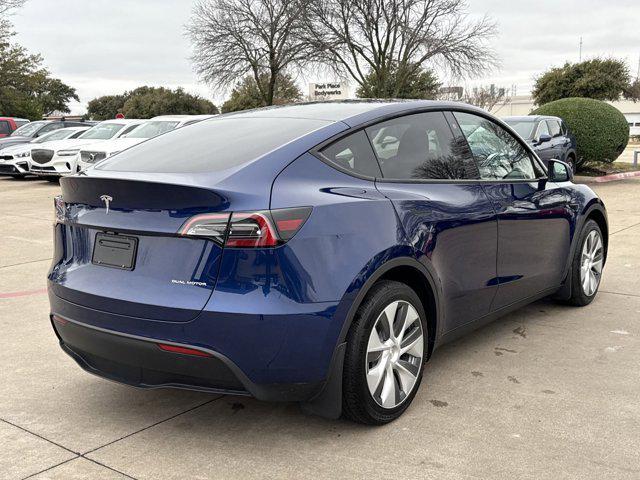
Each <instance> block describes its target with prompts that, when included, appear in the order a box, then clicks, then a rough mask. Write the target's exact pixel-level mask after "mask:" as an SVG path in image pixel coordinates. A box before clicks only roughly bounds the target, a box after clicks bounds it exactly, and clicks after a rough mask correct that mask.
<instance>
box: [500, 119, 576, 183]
mask: <svg viewBox="0 0 640 480" xmlns="http://www.w3.org/2000/svg"><path fill="white" fill-rule="evenodd" d="M503 120H504V122H505V123H506V124H507V125H509V126H510V127H511V128H513V129H514V130H515V131H516V132H517V133H518V134H520V136H521V137H522V138H524V139H525V140H526V142H527V143H528V144H529V145H531V147H532V148H533V150H534V151H535V152H536V153H537V154H538V157H540V160H542V161H543V162H544V163H545V165H546V164H547V163H548V162H549V160H554V159H555V160H561V161H563V162H565V163H568V164H569V165H571V168H572V169H573V170H574V171H575V170H576V166H577V165H579V158H578V155H577V153H576V152H577V144H576V139H575V137H574V136H573V134H572V133H571V131H570V130H569V127H567V124H566V123H565V122H564V121H563V120H562V119H561V118H559V117H547V116H540V115H529V116H526V117H506V118H503Z"/></svg>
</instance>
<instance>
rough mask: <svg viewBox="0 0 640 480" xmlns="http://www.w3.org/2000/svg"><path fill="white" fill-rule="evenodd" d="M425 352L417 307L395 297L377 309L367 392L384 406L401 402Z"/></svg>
mask: <svg viewBox="0 0 640 480" xmlns="http://www.w3.org/2000/svg"><path fill="white" fill-rule="evenodd" d="M423 356H424V333H423V331H422V323H421V321H420V316H419V315H418V312H417V311H416V309H415V308H414V307H413V305H411V304H410V303H409V302H406V301H403V300H397V301H394V302H392V303H391V304H389V305H388V306H387V307H385V309H384V310H383V311H382V313H380V315H379V316H378V318H377V319H376V322H375V323H374V325H373V329H372V330H371V335H370V336H369V343H368V344H367V357H366V362H367V364H366V372H367V384H368V386H369V393H371V396H372V397H373V399H374V400H375V402H376V403H377V404H378V405H380V406H381V407H383V408H387V409H392V408H395V407H397V406H399V405H400V404H402V403H403V402H404V401H405V400H406V399H407V397H408V396H409V395H410V394H411V392H412V391H413V389H414V387H415V385H416V382H417V380H418V375H419V374H420V368H421V365H422V361H423Z"/></svg>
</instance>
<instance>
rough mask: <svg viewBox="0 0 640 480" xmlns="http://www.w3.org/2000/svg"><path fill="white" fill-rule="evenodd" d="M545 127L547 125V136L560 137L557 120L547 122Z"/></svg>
mask: <svg viewBox="0 0 640 480" xmlns="http://www.w3.org/2000/svg"><path fill="white" fill-rule="evenodd" d="M547 125H549V134H550V135H551V136H552V137H559V136H560V135H562V130H561V128H560V123H559V122H558V121H557V120H547Z"/></svg>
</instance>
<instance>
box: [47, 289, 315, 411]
mask: <svg viewBox="0 0 640 480" xmlns="http://www.w3.org/2000/svg"><path fill="white" fill-rule="evenodd" d="M49 298H50V301H51V306H52V312H53V313H52V321H51V323H52V326H53V329H54V331H55V333H56V335H57V336H58V339H59V340H60V345H61V347H62V349H63V350H64V351H65V352H66V353H67V354H68V355H70V356H71V357H72V358H73V359H74V360H75V361H76V362H77V363H78V364H79V365H80V367H82V368H83V369H84V370H86V371H88V372H90V373H92V374H94V375H98V376H100V377H103V378H106V379H109V380H113V381H116V382H119V383H124V384H127V385H131V386H135V387H141V388H180V389H186V390H196V391H206V392H212V393H219V394H231V395H248V396H253V397H255V398H257V399H259V400H265V401H291V402H306V401H308V400H310V399H312V398H314V397H315V396H316V395H317V394H318V393H319V392H320V391H321V390H322V389H323V387H324V384H325V382H324V380H323V381H312V382H296V383H257V382H254V381H253V380H251V379H250V378H249V377H248V375H247V373H248V372H247V373H245V372H244V371H243V370H242V368H241V367H240V366H238V364H237V363H236V362H234V361H233V360H232V359H230V358H229V357H227V356H225V355H224V354H222V353H220V352H218V351H216V350H214V349H213V348H210V347H206V346H203V344H202V343H200V342H195V341H193V342H191V341H189V340H186V339H185V340H182V342H181V341H179V340H177V341H176V338H180V336H179V335H176V331H172V332H173V333H169V331H165V329H163V326H164V327H168V326H169V325H166V324H165V322H151V323H153V326H155V330H157V336H156V335H153V334H151V335H153V337H152V336H151V335H149V336H147V335H148V334H146V333H145V334H144V336H140V335H136V334H132V333H129V332H126V331H120V329H119V330H118V331H116V330H113V328H114V327H112V326H109V327H107V328H105V327H100V326H97V325H96V323H102V322H101V321H102V320H103V319H105V318H109V319H110V320H111V321H110V322H109V323H111V324H112V325H115V324H116V323H115V322H116V321H118V320H119V321H118V322H117V323H120V324H123V323H126V320H127V317H122V316H115V315H113V314H108V313H106V312H100V311H97V310H91V309H87V308H86V307H81V306H79V305H75V304H73V303H70V302H68V301H66V300H63V299H61V298H59V297H57V296H55V295H54V294H53V293H52V292H51V291H50V292H49ZM54 316H55V317H58V318H61V319H62V321H61V322H60V321H54V320H53V317H54ZM139 320H141V319H139ZM145 322H147V321H145ZM183 326H184V324H173V327H175V328H177V329H178V331H180V330H182V329H183ZM123 330H124V329H123ZM238 334H242V332H238ZM159 344H163V345H167V344H168V345H174V346H179V347H184V348H190V349H195V350H198V351H200V352H205V353H206V354H208V355H210V356H208V357H201V356H193V355H186V354H181V353H174V352H167V351H164V350H161V349H160V347H159Z"/></svg>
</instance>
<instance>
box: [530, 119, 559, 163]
mask: <svg viewBox="0 0 640 480" xmlns="http://www.w3.org/2000/svg"><path fill="white" fill-rule="evenodd" d="M543 135H548V136H551V133H550V132H549V125H548V124H547V122H546V120H541V121H540V122H539V123H538V128H537V129H536V133H535V135H534V137H533V138H534V142H535V143H534V149H535V151H536V153H537V154H538V156H539V157H540V160H542V161H543V162H544V163H545V165H546V163H547V162H548V161H549V160H552V159H553V155H554V150H553V139H552V140H551V141H547V142H542V141H540V139H541V137H542V136H543Z"/></svg>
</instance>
